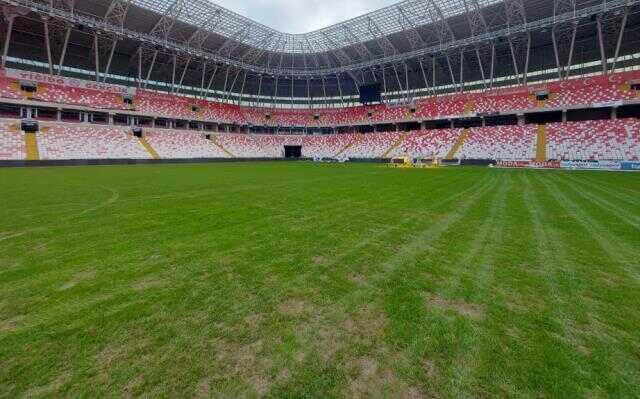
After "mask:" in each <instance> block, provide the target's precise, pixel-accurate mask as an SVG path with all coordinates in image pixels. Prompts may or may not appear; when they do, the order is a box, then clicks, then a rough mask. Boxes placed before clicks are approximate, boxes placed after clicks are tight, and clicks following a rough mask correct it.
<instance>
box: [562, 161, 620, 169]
mask: <svg viewBox="0 0 640 399" xmlns="http://www.w3.org/2000/svg"><path fill="white" fill-rule="evenodd" d="M560 167H561V168H562V169H583V170H620V169H622V165H621V163H620V162H616V161H562V162H560Z"/></svg>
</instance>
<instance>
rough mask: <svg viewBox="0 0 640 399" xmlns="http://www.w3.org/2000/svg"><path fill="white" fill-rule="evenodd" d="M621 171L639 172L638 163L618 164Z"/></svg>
mask: <svg viewBox="0 0 640 399" xmlns="http://www.w3.org/2000/svg"><path fill="white" fill-rule="evenodd" d="M620 167H621V169H622V170H637V171H640V162H620Z"/></svg>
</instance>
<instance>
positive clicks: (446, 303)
mask: <svg viewBox="0 0 640 399" xmlns="http://www.w3.org/2000/svg"><path fill="white" fill-rule="evenodd" d="M425 305H426V306H427V308H428V309H434V308H435V309H440V310H445V311H446V310H448V311H453V312H456V313H458V314H460V315H461V316H464V317H467V318H469V319H472V320H476V321H477V320H482V319H483V318H484V312H483V311H482V309H480V307H479V306H478V305H475V304H472V303H468V302H465V301H462V300H449V299H445V298H442V297H440V296H438V295H435V294H429V295H427V297H426V300H425Z"/></svg>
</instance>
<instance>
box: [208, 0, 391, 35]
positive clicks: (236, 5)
mask: <svg viewBox="0 0 640 399" xmlns="http://www.w3.org/2000/svg"><path fill="white" fill-rule="evenodd" d="M212 1H213V2H214V3H217V4H219V5H221V6H223V7H225V8H228V9H229V10H232V11H235V12H237V13H239V14H241V15H244V16H246V17H249V18H251V19H253V20H256V21H258V22H261V23H263V24H265V25H267V26H269V27H271V28H275V29H277V30H280V31H283V32H286V33H306V32H310V31H313V30H316V29H320V28H324V27H327V26H329V25H332V24H335V23H337V22H342V21H346V20H347V19H350V18H353V17H357V16H359V15H362V14H364V13H366V12H368V11H373V10H377V9H379V8H382V7H384V6H388V5H390V4H394V3H397V2H398V1H399V0H212Z"/></svg>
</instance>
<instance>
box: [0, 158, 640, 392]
mask: <svg viewBox="0 0 640 399" xmlns="http://www.w3.org/2000/svg"><path fill="white" fill-rule="evenodd" d="M0 188H1V190H0V192H1V194H0V198H1V202H0V203H1V204H2V206H1V207H0V397H11V398H13V397H20V396H34V397H61V396H64V397H96V396H128V395H132V396H139V395H146V396H162V397H183V396H198V397H209V396H226V397H237V396H249V397H253V396H263V395H266V396H272V397H301V396H311V397H354V396H356V397H357V396H360V397H380V396H387V397H455V398H458V397H487V396H501V397H502V396H509V397H523V396H524V397H558V398H566V397H638V396H640V389H639V388H638V387H639V386H640V328H639V326H640V261H639V260H640V174H631V173H601V172H563V171H536V170H490V169H488V168H460V169H456V168H449V169H446V168H445V169H439V170H396V169H388V168H385V167H381V166H375V165H358V164H345V165H314V164H308V163H237V164H220V165H178V166H169V165H163V166H135V167H116V166H114V167H79V168H75V167H74V168H33V169H0Z"/></svg>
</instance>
